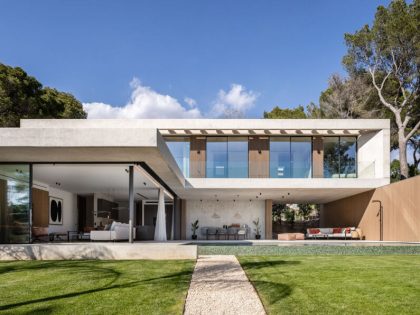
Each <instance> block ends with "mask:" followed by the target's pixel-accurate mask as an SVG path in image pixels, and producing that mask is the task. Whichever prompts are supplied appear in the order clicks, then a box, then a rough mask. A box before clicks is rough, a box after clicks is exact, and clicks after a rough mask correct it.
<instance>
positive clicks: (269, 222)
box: [265, 199, 273, 240]
mask: <svg viewBox="0 0 420 315" xmlns="http://www.w3.org/2000/svg"><path fill="white" fill-rule="evenodd" d="M272 216H273V200H271V199H267V200H266V201H265V239H266V240H271V239H272V238H273V218H272Z"/></svg>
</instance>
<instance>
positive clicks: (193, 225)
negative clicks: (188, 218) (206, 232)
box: [191, 220, 199, 240]
mask: <svg viewBox="0 0 420 315" xmlns="http://www.w3.org/2000/svg"><path fill="white" fill-rule="evenodd" d="M198 228H199V225H198V220H195V222H193V223H191V231H192V235H191V238H192V239H193V240H196V239H197V234H196V232H197V230H198Z"/></svg>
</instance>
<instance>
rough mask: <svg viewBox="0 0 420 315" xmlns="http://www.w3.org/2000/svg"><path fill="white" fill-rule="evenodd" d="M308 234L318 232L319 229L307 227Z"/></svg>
mask: <svg viewBox="0 0 420 315" xmlns="http://www.w3.org/2000/svg"><path fill="white" fill-rule="evenodd" d="M308 231H309V234H319V233H321V231H320V230H319V229H308Z"/></svg>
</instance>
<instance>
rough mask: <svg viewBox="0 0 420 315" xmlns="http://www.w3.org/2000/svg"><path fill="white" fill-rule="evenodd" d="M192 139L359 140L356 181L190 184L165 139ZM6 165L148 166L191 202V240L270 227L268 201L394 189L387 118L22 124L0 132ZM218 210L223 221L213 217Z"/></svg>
mask: <svg viewBox="0 0 420 315" xmlns="http://www.w3.org/2000/svg"><path fill="white" fill-rule="evenodd" d="M191 135H206V136H211V135H224V136H236V135H240V136H247V135H250V136H251V135H263V136H282V135H285V136H302V135H303V136H356V137H357V146H358V150H357V166H358V167H357V168H358V169H357V172H358V174H357V175H358V176H357V178H341V179H339V178H221V179H220V178H219V179H214V178H185V177H184V176H183V174H182V172H181V170H180V169H179V167H178V165H177V164H176V161H175V159H174V157H173V156H172V155H171V153H170V151H169V148H168V146H167V145H166V143H165V140H164V136H191ZM1 162H8V163H13V162H29V163H36V162H56V163H60V162H62V163H65V162H72V163H74V162H127V163H137V162H144V163H146V164H147V165H148V166H149V167H150V169H151V170H153V172H154V173H155V174H156V175H157V176H158V177H159V178H160V179H161V180H162V181H163V182H165V184H166V185H168V186H169V187H170V188H171V190H173V191H174V192H175V193H176V195H177V196H178V197H179V198H181V199H184V200H186V234H187V238H189V237H190V235H191V232H190V225H191V222H193V221H194V220H195V219H199V220H200V226H213V225H214V226H222V225H229V224H232V223H239V224H247V225H249V226H250V228H251V229H253V228H254V227H253V224H252V221H253V220H255V219H256V218H258V217H259V218H260V222H261V223H262V226H263V227H264V225H265V224H264V200H267V199H271V200H281V201H282V202H285V203H294V202H315V203H325V202H330V201H334V200H337V199H340V198H345V197H348V196H351V195H354V194H357V193H361V192H364V191H368V190H371V189H374V188H377V187H380V186H383V185H386V184H388V183H389V181H390V169H389V165H390V122H389V120H385V119H358V120H351V119H343V120H342V119H334V120H331V119H318V120H317V119H284V120H283V119H282V120H276V119H195V120H191V119H133V120H128V119H127V120H121V119H115V120H114V119H101V120H54V119H52V120H50V119H47V120H44V119H40V120H22V121H21V127H20V128H2V129H0V163H1ZM257 195H258V196H259V199H257V198H256V196H257ZM201 200H202V201H201ZM217 200H219V201H217ZM233 200H235V201H233ZM249 200H252V202H250V201H249ZM237 208H238V209H237ZM239 209H240V210H239ZM216 211H217V215H216V216H213V215H214V213H215V212H216ZM238 212H239V216H238V215H236V214H237V213H238ZM235 215H236V217H235ZM239 218H240V219H239ZM262 235H264V231H262Z"/></svg>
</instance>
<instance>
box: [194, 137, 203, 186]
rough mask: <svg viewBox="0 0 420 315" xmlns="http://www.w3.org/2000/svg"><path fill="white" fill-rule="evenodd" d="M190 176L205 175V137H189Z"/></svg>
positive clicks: (199, 176) (201, 176) (200, 176)
mask: <svg viewBox="0 0 420 315" xmlns="http://www.w3.org/2000/svg"><path fill="white" fill-rule="evenodd" d="M190 177H192V178H204V177H206V138H205V137H191V142H190Z"/></svg>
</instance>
